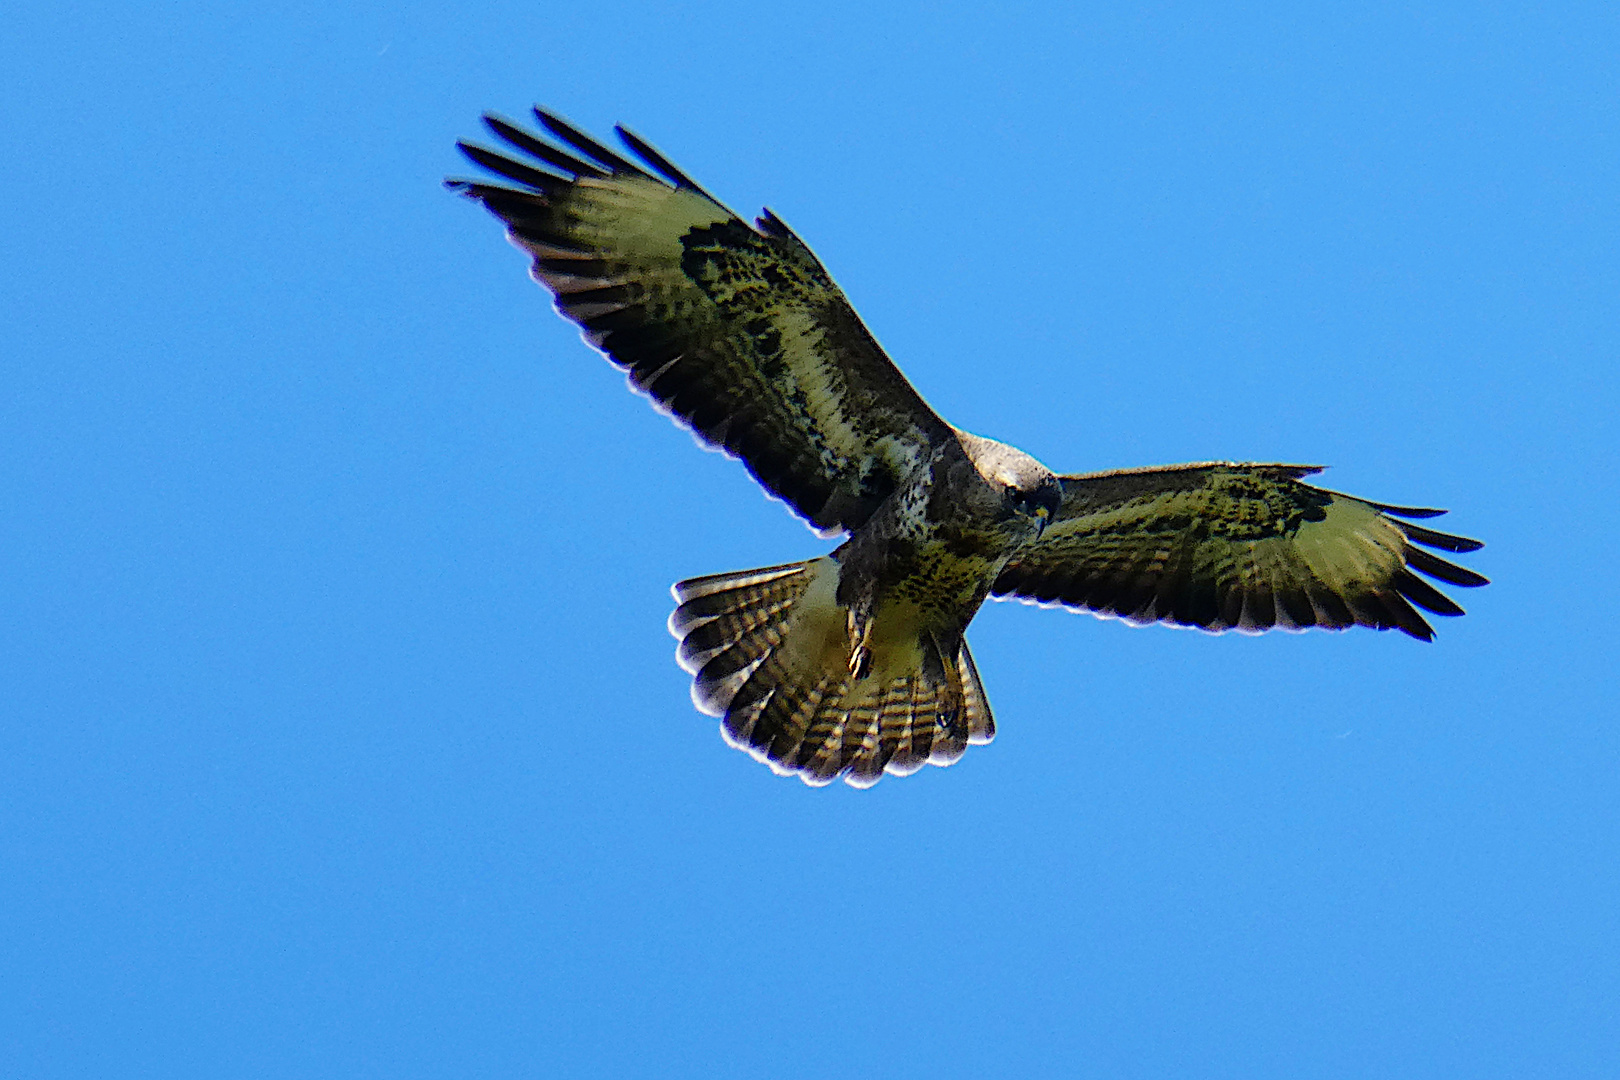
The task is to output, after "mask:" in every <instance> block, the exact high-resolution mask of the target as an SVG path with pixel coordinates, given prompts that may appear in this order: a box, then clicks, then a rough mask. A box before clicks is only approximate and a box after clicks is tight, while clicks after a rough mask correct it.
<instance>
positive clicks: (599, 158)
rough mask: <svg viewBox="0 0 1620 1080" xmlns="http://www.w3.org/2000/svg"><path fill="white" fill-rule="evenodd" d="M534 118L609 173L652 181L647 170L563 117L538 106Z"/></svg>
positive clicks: (535, 108)
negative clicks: (627, 174)
mask: <svg viewBox="0 0 1620 1080" xmlns="http://www.w3.org/2000/svg"><path fill="white" fill-rule="evenodd" d="M534 116H535V119H537V120H539V121H540V123H541V124H543V125H544V126H545V129H546V130H547V131H549V132H551V133H552V134H553V135H555V136H556V137H557V138H559V139H561V140H562V141H563V142H565V143H567V144H568V145H569V146H572V147H573V148H574V149H575V150H578V151H579V152H580V153H582V154H584V155H585V156H586V157H588V158H590V159H591V160H592V161H594V162H596V163H597V164H598V165H601V166H602V167H603V168H605V169H607V170H608V171H609V172H613V173H621V172H622V173H629V174H630V175H632V176H640V177H645V178H646V179H648V180H651V179H652V177H651V176H650V175H648V173H647V170H645V169H643V168H642V167H641V166H639V165H637V164H636V163H635V162H633V161H631V160H629V159H628V158H625V157H621V156H620V155H618V154H615V153H614V152H613V151H612V150H609V149H608V148H607V147H605V146H603V145H602V144H601V143H599V142H597V141H596V140H595V139H593V138H591V137H590V136H589V135H587V134H585V133H584V132H583V131H581V130H579V129H578V128H576V127H574V125H572V124H570V123H568V122H567V121H566V120H563V119H562V118H561V117H559V116H556V115H554V114H552V113H548V112H546V111H545V110H544V109H542V108H541V107H540V106H538V105H536V106H535V107H534Z"/></svg>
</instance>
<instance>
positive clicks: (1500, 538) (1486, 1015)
mask: <svg viewBox="0 0 1620 1080" xmlns="http://www.w3.org/2000/svg"><path fill="white" fill-rule="evenodd" d="M1551 7H1552V8H1553V10H1536V9H1533V8H1531V6H1529V5H1525V6H1524V7H1522V8H1520V7H1517V6H1510V5H1474V4H1469V5H1458V6H1446V5H1442V4H1424V5H1413V6H1409V5H1390V4H1378V3H1373V4H1368V3H1356V4H1345V5H1299V4H1274V5H1254V4H1249V5H1207V6H1200V5H1180V4H1168V3H1167V4H1157V5H1152V6H1147V7H1140V8H1136V7H1134V6H1133V7H1132V8H1131V9H1130V10H1124V9H1123V8H1122V5H1118V4H1090V5H1074V4H1068V3H1063V4H1051V5H1046V6H1039V5H1024V4H1011V5H998V6H993V7H986V6H982V5H960V6H955V7H953V6H949V5H926V6H922V5H902V4H874V3H820V4H813V5H811V4H795V5H781V6H775V7H773V6H760V5H737V6H734V7H728V6H724V5H692V6H690V7H688V9H687V10H684V11H682V10H677V9H676V7H675V6H674V5H671V6H669V7H663V6H658V5H646V4H616V3H606V2H596V3H589V4H584V3H571V4H555V3H541V2H528V3H493V4H479V5H473V6H472V7H470V8H469V7H463V6H451V5H444V6H443V7H428V6H398V7H390V6H383V5H367V4H342V3H339V4H327V3H289V4H280V5H266V6H256V7H249V8H244V9H241V10H235V9H230V8H228V7H227V6H224V5H219V4H205V3H192V2H180V3H172V4H162V5H148V4H141V5H133V4H131V5H99V4H94V3H87V4H79V5H71V6H68V7H63V6H59V5H41V4H13V5H11V6H9V7H8V8H7V11H6V13H5V14H4V15H0V135H3V136H4V144H5V147H6V150H5V161H6V172H7V177H8V183H7V185H6V195H5V198H4V200H3V203H0V235H3V237H4V240H3V253H4V257H3V259H0V331H3V337H0V340H3V345H0V350H3V352H4V361H3V363H0V418H3V420H0V1061H3V1062H5V1063H6V1064H5V1065H4V1067H3V1068H0V1072H3V1073H4V1074H5V1075H7V1076H18V1077H68V1076H74V1077H78V1076H84V1077H123V1076H142V1077H146V1076H149V1077H163V1078H174V1077H211V1078H217V1077H234V1076H253V1077H261V1076H262V1077H309V1078H330V1077H390V1078H396V1077H507V1076H511V1077H550V1076H556V1077H581V1078H594V1077H603V1078H607V1077H694V1078H696V1077H702V1078H716V1080H720V1078H729V1077H749V1078H758V1077H827V1076H836V1075H844V1076H852V1077H868V1076H870V1077H928V1078H940V1080H943V1078H949V1077H958V1076H1024V1077H1047V1076H1050V1077H1143V1078H1147V1077H1163V1076H1178V1077H1195V1078H1202V1077H1231V1078H1244V1080H1250V1078H1255V1077H1287V1078H1291V1080H1292V1078H1301V1077H1312V1078H1314V1077H1344V1078H1354V1077H1368V1076H1378V1077H1436V1078H1453V1077H1462V1076H1467V1077H1476V1078H1477V1077H1503V1078H1508V1077H1511V1078H1522V1077H1528V1076H1549V1077H1561V1078H1563V1077H1610V1076H1614V1075H1615V1074H1616V1071H1617V1070H1620V902H1617V898H1620V824H1617V818H1620V731H1617V721H1620V709H1617V707H1616V702H1615V691H1616V676H1615V671H1616V668H1617V666H1620V664H1617V660H1616V654H1617V651H1620V633H1617V630H1616V624H1615V612H1616V610H1617V607H1620V590H1617V587H1616V583H1615V573H1616V571H1615V568H1616V548H1615V539H1614V538H1615V535H1616V533H1617V530H1620V517H1617V514H1616V510H1615V506H1616V496H1617V494H1620V493H1617V491H1616V480H1615V456H1616V455H1615V451H1616V446H1617V442H1620V433H1617V431H1616V428H1615V419H1614V418H1615V415H1616V411H1617V405H1620V401H1617V399H1620V394H1617V388H1620V387H1617V378H1616V374H1615V366H1616V356H1615V354H1616V344H1617V341H1620V256H1617V252H1620V229H1617V225H1620V213H1617V203H1620V140H1617V134H1620V107H1617V104H1616V103H1617V101H1620V78H1617V57H1620V17H1617V15H1616V12H1615V8H1614V6H1613V5H1612V4H1591V5H1580V4H1564V5H1553V6H1551ZM533 102H542V103H545V104H547V105H549V106H552V107H554V108H556V109H557V110H559V111H560V112H562V113H563V114H564V115H566V116H569V117H570V118H572V119H573V120H574V121H576V122H577V123H579V124H581V125H583V126H586V127H588V128H589V129H592V130H595V131H598V132H605V131H606V130H607V129H608V128H609V127H610V125H611V124H612V123H614V122H615V121H623V122H625V123H627V124H629V125H630V126H631V127H633V128H635V129H636V130H638V131H640V132H641V133H642V134H644V135H646V136H647V137H648V138H649V139H651V140H652V141H653V142H654V143H655V144H657V145H658V146H660V147H661V148H662V149H663V150H664V151H665V152H666V153H667V154H668V155H669V156H670V157H671V158H672V159H673V160H674V161H676V162H677V163H678V164H680V165H681V166H683V167H684V168H685V169H686V170H687V171H689V172H691V173H692V174H693V175H694V176H695V177H696V178H698V180H699V181H700V182H702V183H703V184H705V185H706V186H708V187H709V188H710V189H711V190H713V191H714V192H715V193H716V194H717V195H719V196H720V197H721V198H723V199H725V200H726V201H727V202H729V203H730V204H731V205H732V206H734V207H736V208H737V209H738V210H740V211H744V212H746V213H752V212H754V211H756V210H757V209H758V208H759V207H760V206H761V205H762V204H766V203H768V204H769V205H770V206H771V207H773V208H774V209H775V210H776V211H778V212H779V213H780V214H781V215H782V216H783V217H784V218H785V219H786V220H787V221H788V222H790V223H791V224H792V225H793V226H794V227H795V228H796V229H797V230H798V231H799V232H800V233H801V234H802V235H803V236H804V237H805V238H806V239H807V240H808V241H809V242H810V243H811V244H812V245H813V246H814V247H815V248H816V250H817V251H818V252H819V254H820V255H821V256H822V258H823V259H824V260H825V262H826V263H827V265H828V266H829V267H830V269H831V270H832V272H833V274H834V275H835V276H836V277H837V278H838V279H839V280H840V281H841V283H842V284H843V285H844V287H845V289H846V290H847V292H848V293H849V295H850V296H851V298H852V299H853V301H854V302H855V304H856V306H857V307H858V308H859V309H860V311H861V312H862V314H863V315H864V316H865V317H866V319H867V321H868V323H869V324H870V325H871V327H872V328H873V330H874V331H875V333H876V334H877V336H878V338H879V339H880V340H881V341H882V342H883V343H884V344H885V345H886V347H887V348H888V349H889V350H890V352H891V353H892V354H893V355H894V357H895V358H896V360H897V361H898V362H899V364H900V365H901V367H902V368H903V369H904V370H905V371H906V373H907V374H908V375H909V376H910V377H911V378H912V380H913V381H914V382H915V384H916V385H917V387H918V388H919V390H920V391H921V392H922V393H923V395H924V396H925V397H927V398H928V400H929V401H930V402H931V403H932V404H933V405H934V406H935V407H937V408H938V409H939V410H940V411H941V412H942V413H943V414H944V415H945V416H946V417H948V418H949V419H951V420H952V421H953V422H955V423H957V424H959V425H960V426H962V427H965V428H967V429H969V430H973V431H977V432H981V433H984V434H987V435H991V436H994V437H997V438H1001V439H1005V440H1008V441H1011V442H1013V443H1015V444H1017V445H1019V446H1021V447H1023V448H1024V449H1026V450H1028V451H1030V452H1031V453H1033V454H1035V455H1036V456H1037V457H1039V458H1041V459H1042V460H1044V461H1045V462H1047V463H1048V464H1049V465H1051V466H1052V467H1054V468H1056V469H1058V470H1059V471H1083V470H1091V469H1101V468H1110V467H1117V466H1129V465H1149V464H1162V463H1170V462H1177V461H1186V460H1199V459H1208V458H1231V459H1249V460H1266V461H1271V460H1284V461H1303V462H1321V463H1328V464H1332V465H1334V466H1335V468H1334V469H1333V470H1332V471H1331V472H1330V473H1329V474H1328V475H1327V477H1326V483H1327V484H1328V485H1329V486H1332V487H1335V488H1338V489H1341V490H1347V491H1351V492H1354V493H1358V494H1362V495H1365V496H1367V497H1370V498H1375V499H1379V500H1383V501H1389V502H1395V503H1403V504H1416V505H1439V506H1447V507H1450V508H1452V510H1453V513H1452V515H1451V516H1449V517H1447V518H1445V519H1442V521H1441V522H1440V525H1441V527H1443V528H1447V529H1450V530H1453V531H1457V532H1461V533H1463V534H1465V535H1469V536H1476V537H1479V538H1481V539H1483V540H1485V541H1487V545H1488V546H1487V547H1486V548H1485V549H1484V550H1483V551H1481V552H1480V553H1479V554H1477V555H1475V556H1469V557H1466V558H1465V559H1464V560H1463V561H1465V562H1467V564H1468V565H1469V566H1471V567H1474V568H1476V569H1478V570H1480V571H1482V572H1483V573H1485V574H1487V575H1489V576H1490V577H1491V578H1492V579H1493V581H1494V584H1492V585H1491V586H1489V587H1488V588H1486V589H1482V590H1474V591H1469V592H1464V591H1462V590H1452V591H1453V592H1454V593H1455V594H1457V595H1458V598H1459V599H1461V600H1462V601H1463V603H1464V604H1465V606H1467V607H1468V609H1469V614H1468V615H1467V616H1466V617H1464V618H1462V619H1454V620H1442V621H1440V622H1439V625H1438V629H1439V632H1440V636H1439V639H1438V640H1437V641H1436V643H1434V644H1432V645H1423V644H1420V643H1417V642H1414V641H1411V640H1409V639H1407V638H1404V637H1402V636H1399V635H1395V634H1376V633H1372V632H1368V631H1356V632H1352V633H1346V634H1325V633H1312V634H1308V635H1285V634H1273V635H1268V636H1266V637H1263V638H1258V639H1254V638H1243V637H1236V636H1228V637H1211V636H1207V635H1203V634H1199V633H1192V632H1184V631H1183V632H1176V631H1171V630H1167V629H1162V628H1154V629H1131V628H1128V627H1125V626H1123V625H1121V624H1118V623H1109V622H1102V621H1098V620H1096V619H1092V618H1089V617H1087V616H1084V615H1074V614H1065V613H1061V612H1055V611H1040V610H1035V609H1031V608H1026V607H1022V606H1019V605H1014V604H994V605H990V606H989V607H987V608H986V610H985V611H984V612H983V613H982V614H981V615H980V617H979V619H978V620H977V621H976V622H975V623H974V625H973V628H972V630H971V632H970V639H971V641H972V643H973V645H974V649H975V653H976V655H977V657H978V661H979V665H980V668H981V670H982V672H983V675H984V679H985V682H986V685H987V687H988V690H989V693H990V697H991V700H992V702H993V703H994V705H995V708H996V714H997V717H998V720H999V722H1000V734H999V736H998V738H997V740H996V741H995V743H994V744H993V745H991V746H988V747H976V748H974V749H972V750H971V751H970V752H969V753H968V754H967V756H966V757H965V758H964V759H963V760H962V761H961V762H960V763H958V764H957V765H956V766H954V767H953V768H950V769H946V770H940V769H927V770H925V771H924V772H923V773H921V774H919V775H917V776H914V777H911V778H909V779H894V778H889V779H886V780H884V781H883V782H882V783H880V784H879V785H878V786H877V787H876V788H874V789H873V790H871V791H866V792H860V791H854V790H850V789H847V788H845V787H844V786H842V785H838V786H835V787H832V788H828V789H825V790H811V789H809V788H806V787H805V786H803V785H802V784H800V783H799V782H798V781H797V780H792V779H782V778H778V777H775V776H773V775H771V773H770V772H769V771H768V770H766V769H765V768H763V767H762V766H760V765H757V764H755V763H753V762H752V761H750V760H749V759H748V758H747V757H745V756H744V755H742V754H739V753H737V752H735V751H733V750H730V749H728V748H726V747H725V746H724V745H723V744H722V743H721V741H720V739H719V737H718V735H717V732H716V723H715V721H713V720H712V719H710V718H708V717H703V716H701V715H699V714H697V713H696V712H694V711H693V709H692V707H691V705H690V702H689V700H688V696H687V677H686V676H685V675H684V674H683V673H682V672H681V671H680V670H679V669H678V668H677V667H676V665H675V662H674V656H673V653H674V642H673V640H672V639H671V638H670V637H669V636H668V634H667V632H666V630H665V627H664V620H665V618H666V616H667V614H668V612H669V608H670V606H671V601H670V598H669V593H668V587H669V584H670V583H671V582H673V581H675V580H677V579H679V578H683V577H687V576H692V575H696V574H703V573H711V572H716V571H722V570H730V569H739V568H743V567H749V566H757V565H765V564H771V563H779V562H785V561H789V560H793V559H800V558H807V557H810V556H813V555H816V554H818V553H821V552H823V551H826V550H828V549H829V548H830V546H831V545H830V544H828V543H825V542H822V541H818V540H817V539H816V538H815V537H813V536H812V535H811V534H810V533H809V532H808V531H807V530H806V529H804V528H803V527H802V526H801V525H800V524H798V523H797V522H796V521H795V520H794V519H793V518H792V517H791V516H790V515H789V514H788V512H787V511H786V510H785V508H783V507H782V506H781V505H780V504H777V503H772V502H768V501H767V500H766V499H765V498H763V497H762V495H761V494H760V492H759V490H758V488H757V487H755V486H754V485H753V483H752V482H751V481H750V480H749V479H748V477H747V476H746V474H745V473H744V471H743V469H742V468H741V467H740V466H739V465H737V464H736V463H735V462H731V461H728V460H726V459H724V458H723V457H721V456H719V455H716V454H706V453H701V452H699V451H698V450H697V449H696V448H695V447H694V446H693V443H692V440H691V439H690V438H689V437H688V436H687V435H685V434H683V433H682V432H680V431H679V430H677V429H676V428H674V427H673V426H672V425H671V424H670V423H669V422H668V421H667V420H665V419H664V418H662V417H660V416H658V415H657V414H656V413H654V412H653V410H652V409H650V408H649V407H648V406H647V404H646V403H645V402H644V401H642V400H640V399H638V398H636V397H634V396H632V395H631V394H629V393H627V392H626V391H625V389H624V383H623V379H622V377H621V376H619V375H618V374H616V373H615V372H614V371H613V370H612V369H611V368H610V367H609V366H608V365H607V364H605V363H604V362H603V361H602V360H600V359H599V358H598V357H596V356H595V355H593V354H592V353H591V352H590V351H589V350H588V349H586V348H585V347H584V346H583V345H582V344H581V343H580V342H579V340H578V337H577V334H576V332H575V331H574V330H573V329H572V328H571V327H569V326H567V325H565V324H564V323H563V322H562V321H561V320H560V319H558V318H557V317H556V316H555V315H554V314H553V313H552V311H551V310H550V305H549V303H548V302H547V299H546V298H545V297H544V295H543V294H542V293H541V292H540V290H538V289H537V288H536V287H535V286H534V285H533V284H532V283H530V282H529V280H528V278H527V276H526V273H525V269H526V268H525V264H524V260H523V258H522V257H521V256H520V255H519V253H517V252H516V251H514V250H513V249H511V248H510V247H509V246H508V245H507V244H506V243H505V242H504V241H503V240H502V238H501V234H500V230H499V228H498V227H497V225H496V223H495V222H494V221H493V220H492V219H490V218H489V217H488V216H487V215H486V214H484V213H483V212H482V211H480V210H479V209H478V208H477V207H475V206H474V205H472V204H470V203H467V202H465V201H462V200H458V199H456V198H453V197H451V196H450V195H448V194H446V193H445V192H444V191H443V190H442V189H441V188H440V186H439V185H440V180H441V178H442V177H443V176H445V175H446V174H447V173H448V174H464V173H465V172H466V171H467V170H466V167H465V166H464V165H463V164H462V163H461V162H460V160H459V158H458V156H457V155H456V154H455V153H454V151H453V147H452V144H453V142H454V140H455V139H456V138H457V137H458V136H468V135H473V134H476V133H477V131H478V128H477V123H476V121H477V116H478V114H479V113H480V112H481V111H482V110H485V109H495V110H499V111H502V112H504V113H506V114H508V115H522V114H523V112H524V111H525V110H526V109H527V107H528V106H529V105H530V104H531V103H533Z"/></svg>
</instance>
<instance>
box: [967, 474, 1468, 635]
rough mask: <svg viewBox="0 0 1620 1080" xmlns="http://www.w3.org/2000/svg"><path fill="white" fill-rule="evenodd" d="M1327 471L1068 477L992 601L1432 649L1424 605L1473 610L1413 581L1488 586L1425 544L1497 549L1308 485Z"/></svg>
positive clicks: (1419, 513)
mask: <svg viewBox="0 0 1620 1080" xmlns="http://www.w3.org/2000/svg"><path fill="white" fill-rule="evenodd" d="M1320 471H1321V469H1320V468H1319V467H1315V466H1309V465H1254V464H1233V463H1230V462H1209V463H1205V464H1198V465H1173V466H1170V467H1168V468H1158V469H1132V470H1123V471H1118V472H1104V473H1092V474H1089V475H1086V476H1065V477H1063V478H1062V481H1063V505H1062V508H1061V509H1060V510H1059V512H1058V515H1057V517H1056V518H1055V519H1054V520H1053V522H1052V524H1051V525H1050V526H1049V527H1048V528H1047V530H1046V531H1045V533H1044V534H1042V535H1041V537H1040V538H1039V539H1037V540H1032V541H1030V542H1029V543H1028V544H1026V545H1025V546H1024V547H1022V548H1020V549H1019V551H1018V553H1017V554H1016V555H1014V556H1013V558H1012V560H1011V561H1010V562H1008V564H1007V566H1006V568H1005V569H1004V570H1002V572H1001V575H1000V576H999V577H998V578H996V581H995V585H994V587H993V589H992V592H993V593H994V594H995V595H997V596H1013V597H1017V598H1018V599H1022V600H1030V601H1034V602H1036V603H1043V604H1044V603H1057V604H1062V605H1064V606H1065V607H1071V608H1080V609H1083V610H1086V611H1090V612H1093V613H1094V614H1097V615H1102V616H1105V617H1110V618H1122V619H1125V620H1127V621H1129V622H1133V623H1151V622H1170V623H1178V624H1180V625H1183V626H1197V627H1201V628H1203V629H1205V630H1213V631H1220V630H1228V629H1234V628H1235V629H1238V630H1243V631H1248V632H1251V633H1259V632H1261V631H1263V630H1269V629H1271V628H1272V627H1274V626H1276V627H1282V628H1284V629H1296V630H1297V629H1304V628H1306V627H1311V626H1320V627H1325V628H1328V629H1334V630H1337V629H1343V628H1344V627H1347V626H1354V625H1360V626H1371V627H1375V628H1376V629H1379V630H1388V629H1392V628H1393V629H1398V630H1402V631H1404V632H1406V633H1408V634H1410V635H1412V636H1413V637H1415V638H1419V639H1421V640H1424V641H1430V640H1432V639H1433V638H1434V630H1433V629H1432V628H1431V627H1430V626H1429V624H1428V623H1427V622H1426V621H1424V619H1423V616H1421V615H1419V614H1418V612H1417V611H1416V610H1415V609H1414V608H1413V605H1414V604H1415V605H1417V607H1421V608H1423V609H1425V610H1427V611H1431V612H1433V613H1435V614H1437V615H1461V614H1462V613H1463V609H1462V608H1460V607H1458V606H1457V605H1456V604H1455V603H1454V602H1452V600H1451V599H1450V598H1448V597H1446V596H1445V595H1443V594H1441V593H1440V592H1439V591H1438V590H1437V589H1435V588H1434V587H1433V586H1432V585H1430V584H1429V583H1428V582H1426V581H1424V580H1423V579H1422V578H1420V577H1418V576H1417V574H1415V573H1413V571H1418V572H1421V573H1423V574H1427V575H1428V576H1430V577H1433V578H1437V579H1439V580H1441V581H1444V582H1448V583H1450V584H1452V585H1461V586H1475V585H1484V584H1486V579H1485V578H1483V577H1481V576H1480V575H1479V574H1476V573H1474V572H1473V571H1472V570H1465V569H1464V568H1462V567H1460V566H1456V565H1454V564H1452V563H1449V562H1447V561H1446V560H1444V559H1441V558H1439V557H1437V556H1435V555H1431V554H1429V553H1428V552H1427V551H1424V550H1423V548H1422V547H1418V546H1416V545H1420V544H1421V545H1423V546H1424V547H1431V548H1439V549H1440V550H1442V551H1454V552H1466V551H1475V550H1477V549H1478V548H1480V547H1482V546H1483V545H1482V544H1481V543H1480V542H1479V541H1478V540H1468V539H1465V538H1463V537H1460V536H1451V535H1448V534H1446V533H1441V532H1434V531H1433V530H1430V529H1425V528H1423V527H1422V526H1419V525H1414V524H1412V523H1411V522H1410V521H1399V520H1396V519H1397V518H1430V517H1436V516H1438V515H1439V514H1442V513H1444V511H1442V510H1424V509H1417V508H1413V507H1400V506H1386V505H1384V504H1381V503H1372V502H1366V501H1364V500H1362V499H1356V498H1352V497H1351V496H1348V495H1340V494H1338V493H1336V492H1332V491H1326V490H1323V489H1322V488H1317V487H1312V486H1311V485H1309V484H1304V483H1301V482H1300V477H1303V476H1310V475H1311V474H1313V473H1317V472H1320Z"/></svg>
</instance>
